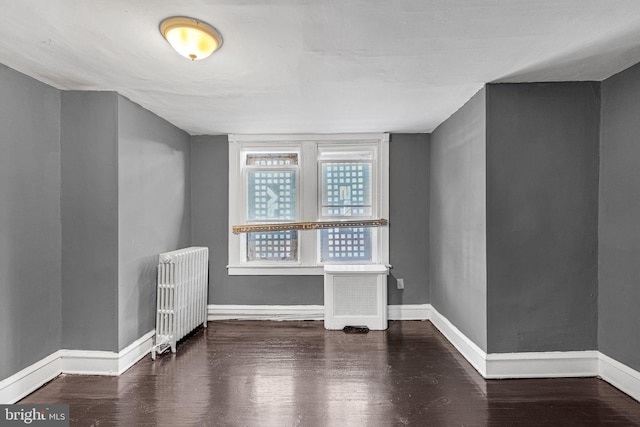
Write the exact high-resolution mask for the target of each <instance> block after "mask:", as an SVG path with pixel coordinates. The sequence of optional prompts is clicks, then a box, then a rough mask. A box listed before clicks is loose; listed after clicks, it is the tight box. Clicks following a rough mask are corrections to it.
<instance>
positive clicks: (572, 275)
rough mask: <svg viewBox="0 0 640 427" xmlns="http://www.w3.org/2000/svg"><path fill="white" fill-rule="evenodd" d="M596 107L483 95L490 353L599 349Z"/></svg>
mask: <svg viewBox="0 0 640 427" xmlns="http://www.w3.org/2000/svg"><path fill="white" fill-rule="evenodd" d="M599 101H600V86H599V84H598V83H592V82H577V83H532V84H499V85H488V86H487V274H488V291H487V292H488V297H487V302H488V326H487V329H488V338H487V349H488V352H492V353H493V352H522V351H567V350H594V349H596V348H597V294H598V288H597V286H598V285H597V263H598V259H597V224H598V206H597V203H598V140H599V123H600V116H599V105H600V102H599Z"/></svg>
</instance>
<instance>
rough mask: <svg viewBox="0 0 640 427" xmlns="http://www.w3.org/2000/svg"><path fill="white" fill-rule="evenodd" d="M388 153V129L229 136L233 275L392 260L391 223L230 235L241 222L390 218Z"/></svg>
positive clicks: (318, 270) (302, 272)
mask: <svg viewBox="0 0 640 427" xmlns="http://www.w3.org/2000/svg"><path fill="white" fill-rule="evenodd" d="M388 150H389V146H388V135H387V134H350V135H326V136H324V135H265V136H258V135H246V136H245V135H230V137H229V223H230V224H229V266H228V269H229V274H231V275H254V274H255V275H265V274H278V275H279V274H296V275H307V274H323V269H322V266H323V265H324V264H336V263H358V264H363V263H382V264H388V259H389V255H388V254H389V248H388V246H389V245H388V240H389V239H388V229H387V228H386V227H376V228H373V227H357V226H354V227H339V228H320V229H318V230H276V231H273V230H269V231H251V232H247V233H240V234H233V233H232V232H231V228H232V226H234V225H240V224H242V225H252V224H255V225H265V224H269V225H277V224H283V223H292V222H296V223H304V222H334V221H337V222H343V221H360V220H376V219H380V218H384V219H389V194H388V192H389V163H388V158H389V156H388ZM270 228H274V227H270Z"/></svg>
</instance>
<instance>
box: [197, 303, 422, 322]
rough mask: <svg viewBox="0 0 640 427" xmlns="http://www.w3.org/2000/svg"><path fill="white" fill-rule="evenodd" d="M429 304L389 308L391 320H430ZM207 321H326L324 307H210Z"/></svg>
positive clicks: (391, 306) (211, 305)
mask: <svg viewBox="0 0 640 427" xmlns="http://www.w3.org/2000/svg"><path fill="white" fill-rule="evenodd" d="M430 309H431V306H430V305H429V304H405V305H390V306H388V310H389V311H388V317H389V320H428V319H429V314H430ZM207 320H324V306H323V305H216V304H210V305H209V306H208V316H207Z"/></svg>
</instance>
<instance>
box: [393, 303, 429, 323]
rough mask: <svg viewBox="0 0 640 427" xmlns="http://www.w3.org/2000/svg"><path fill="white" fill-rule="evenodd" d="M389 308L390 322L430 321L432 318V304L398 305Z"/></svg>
mask: <svg viewBox="0 0 640 427" xmlns="http://www.w3.org/2000/svg"><path fill="white" fill-rule="evenodd" d="M387 307H388V316H389V320H429V319H430V318H431V305H430V304H398V305H389V306H387Z"/></svg>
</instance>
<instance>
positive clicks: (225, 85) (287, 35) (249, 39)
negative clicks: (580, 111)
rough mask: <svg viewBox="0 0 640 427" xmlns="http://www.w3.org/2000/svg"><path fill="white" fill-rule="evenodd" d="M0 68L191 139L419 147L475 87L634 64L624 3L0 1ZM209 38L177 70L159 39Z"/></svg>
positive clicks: (635, 50)
mask: <svg viewBox="0 0 640 427" xmlns="http://www.w3.org/2000/svg"><path fill="white" fill-rule="evenodd" d="M0 10H1V11H2V12H1V14H0V20H1V22H2V27H1V28H0V35H1V37H0V62H1V63H3V64H5V65H7V66H9V67H11V68H14V69H16V70H18V71H20V72H22V73H25V74H27V75H29V76H32V77H34V78H36V79H38V80H40V81H42V82H45V83H48V84H50V85H52V86H55V87H57V88H59V89H65V90H72V89H73V90H111V91H117V92H119V93H120V94H122V95H124V96H126V97H128V98H129V99H131V100H132V101H134V102H136V103H138V104H140V105H142V106H143V107H145V108H147V109H148V110H150V111H153V112H154V113H156V114H157V115H159V116H161V117H163V118H165V119H166V120H168V121H169V122H171V123H173V124H175V125H176V126H178V127H180V128H181V129H184V130H185V131H187V132H189V133H191V134H225V133H241V134H248V133H338V132H378V131H388V132H431V131H432V130H433V129H434V128H435V127H437V126H438V125H439V124H440V123H441V122H443V121H444V120H445V119H446V118H447V117H449V116H450V115H451V114H452V113H454V112H455V111H456V110H457V109H458V108H460V107H461V106H462V105H463V104H464V103H465V102H466V101H467V100H468V99H469V98H470V97H471V96H472V95H473V94H474V93H475V92H477V91H478V90H479V89H480V88H481V87H482V86H483V84H485V83H487V82H521V81H562V80H603V79H605V78H607V77H609V76H611V75H612V74H615V73H617V72H619V71H621V70H623V69H625V68H627V67H629V66H631V65H633V64H635V63H637V62H639V61H640V1H638V0H604V1H594V0H561V1H558V0H553V1H550V0H477V1H472V0H404V1H402V0H401V1H395V0H385V1H379V0H264V1H257V0H218V1H206V0H199V1H196V0H189V1H186V0H185V1H175V0H171V1H169V0H136V1H132V0H55V1H52V0H48V1H45V0H0ZM173 15H183V16H191V17H195V18H198V19H200V20H203V21H206V22H208V23H209V24H211V25H213V26H214V27H216V28H217V29H218V30H219V31H220V32H221V33H222V35H223V37H224V45H223V47H222V49H221V50H219V51H218V52H216V53H215V54H214V55H212V56H211V57H210V58H208V59H205V60H202V61H195V62H190V61H188V60H186V59H184V58H182V57H181V56H179V55H178V54H177V53H175V52H174V51H173V50H172V49H171V47H170V46H169V45H168V43H167V42H166V41H165V40H164V39H163V38H162V36H161V35H160V33H159V31H158V25H159V23H160V21H161V20H162V19H164V18H166V17H168V16H173Z"/></svg>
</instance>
